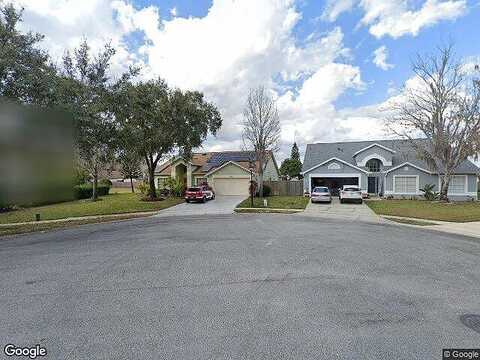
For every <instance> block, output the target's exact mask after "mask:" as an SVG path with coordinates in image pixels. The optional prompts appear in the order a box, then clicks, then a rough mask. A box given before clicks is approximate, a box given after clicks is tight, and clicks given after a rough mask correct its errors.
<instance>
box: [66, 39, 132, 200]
mask: <svg viewBox="0 0 480 360" xmlns="http://www.w3.org/2000/svg"><path fill="white" fill-rule="evenodd" d="M114 54H115V50H114V49H113V48H112V47H111V46H110V45H108V44H107V45H105V48H104V49H103V50H102V51H100V52H99V53H98V54H97V56H95V57H91V56H90V48H89V46H88V43H87V41H86V40H85V41H83V42H82V43H81V44H80V46H79V47H78V48H77V49H75V50H74V52H73V56H72V55H71V54H70V53H68V52H67V53H66V54H65V56H64V58H63V68H62V73H61V75H62V78H61V80H60V82H59V84H60V87H61V99H60V102H61V104H63V105H64V106H65V107H66V108H67V109H68V111H69V112H70V113H71V114H72V115H73V117H74V119H75V125H76V126H75V128H76V136H75V138H76V145H77V150H78V157H79V159H80V161H81V164H82V166H83V168H85V169H86V170H88V171H89V173H90V176H91V178H92V184H93V194H92V200H96V199H97V184H98V176H99V171H100V170H101V169H102V168H104V167H106V166H107V164H109V163H111V161H112V160H113V155H114V150H115V146H116V125H115V121H114V116H113V110H112V109H113V108H114V104H112V102H111V99H112V96H111V90H112V86H113V80H112V79H111V78H110V76H109V67H110V61H111V58H112V56H113V55H114ZM122 79H123V77H122Z"/></svg>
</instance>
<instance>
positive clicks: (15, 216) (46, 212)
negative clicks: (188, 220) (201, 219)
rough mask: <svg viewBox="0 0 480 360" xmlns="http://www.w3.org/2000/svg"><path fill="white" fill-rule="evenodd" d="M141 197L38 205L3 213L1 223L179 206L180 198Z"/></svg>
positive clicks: (119, 196) (118, 196)
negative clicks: (144, 199)
mask: <svg viewBox="0 0 480 360" xmlns="http://www.w3.org/2000/svg"><path fill="white" fill-rule="evenodd" d="M140 196H141V195H140V194H137V193H135V194H132V193H127V192H123V193H114V194H110V195H107V196H103V197H101V198H100V200H99V201H95V202H92V201H90V200H76V201H69V202H64V203H59V204H52V205H45V206H37V207H32V208H26V209H20V210H15V211H10V212H7V213H1V214H0V224H6V223H17V222H27V221H34V220H35V214H40V220H55V219H63V218H69V217H79V216H90V215H111V214H123V213H131V212H142V211H155V210H161V209H165V208H167V207H170V206H173V205H176V204H179V203H181V202H182V201H183V199H180V198H168V199H166V200H163V201H154V202H151V201H141V200H140Z"/></svg>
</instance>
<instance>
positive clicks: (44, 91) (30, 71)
mask: <svg viewBox="0 0 480 360" xmlns="http://www.w3.org/2000/svg"><path fill="white" fill-rule="evenodd" d="M22 12H23V10H17V9H16V8H15V7H14V6H13V4H8V3H7V4H5V3H2V2H1V1H0V98H4V99H8V100H10V101H15V102H19V103H23V104H36V105H50V104H52V103H54V102H55V94H56V92H55V90H56V87H55V86H52V84H53V83H54V82H55V81H56V72H55V68H54V67H53V66H52V65H51V64H50V62H49V56H48V54H47V52H46V51H44V50H41V49H40V48H38V47H37V45H38V43H39V42H40V41H41V40H42V39H43V35H40V34H37V33H32V32H27V33H22V32H21V31H20V30H18V25H19V23H20V22H21V21H22Z"/></svg>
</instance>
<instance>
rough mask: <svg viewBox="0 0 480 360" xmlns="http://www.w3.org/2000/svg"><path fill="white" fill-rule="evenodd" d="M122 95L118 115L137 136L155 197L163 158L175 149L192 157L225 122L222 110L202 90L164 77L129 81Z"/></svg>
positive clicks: (123, 125) (150, 186)
mask: <svg viewBox="0 0 480 360" xmlns="http://www.w3.org/2000/svg"><path fill="white" fill-rule="evenodd" d="M118 96H119V98H120V99H122V100H121V101H119V103H121V104H123V105H122V106H119V107H118V108H117V119H118V121H120V122H121V126H122V127H124V128H126V129H128V131H129V132H130V134H131V136H132V139H135V140H134V141H133V143H134V144H135V152H136V153H137V154H139V155H140V156H141V157H142V159H143V161H144V163H145V165H146V167H147V175H148V183H149V197H150V198H151V199H155V198H156V196H157V195H156V189H155V178H154V176H155V169H156V167H157V165H158V162H159V161H160V159H161V158H162V157H163V156H164V155H166V154H168V153H171V152H172V151H174V150H175V149H178V151H179V153H180V154H181V155H182V156H185V157H186V158H188V157H190V155H191V150H192V149H193V148H195V147H198V146H200V145H201V144H202V142H203V141H204V140H205V139H206V137H207V135H208V134H209V133H211V134H213V135H215V134H216V132H217V130H218V129H219V128H220V126H221V124H222V119H221V116H220V113H219V112H218V110H217V109H216V107H215V106H214V105H213V104H211V103H209V102H207V101H205V99H204V97H203V94H202V93H200V92H197V91H185V92H183V91H181V90H179V89H170V88H168V86H167V84H166V83H165V82H164V81H163V80H162V79H155V80H149V81H146V82H139V83H138V84H125V86H124V87H122V88H121V89H119V93H118Z"/></svg>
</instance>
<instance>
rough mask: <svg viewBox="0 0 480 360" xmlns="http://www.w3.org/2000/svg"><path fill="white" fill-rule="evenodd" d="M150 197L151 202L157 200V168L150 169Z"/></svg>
mask: <svg viewBox="0 0 480 360" xmlns="http://www.w3.org/2000/svg"><path fill="white" fill-rule="evenodd" d="M148 185H149V190H148V196H149V198H150V199H151V200H155V199H156V198H157V190H156V188H155V167H153V166H152V167H151V168H149V169H148Z"/></svg>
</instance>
